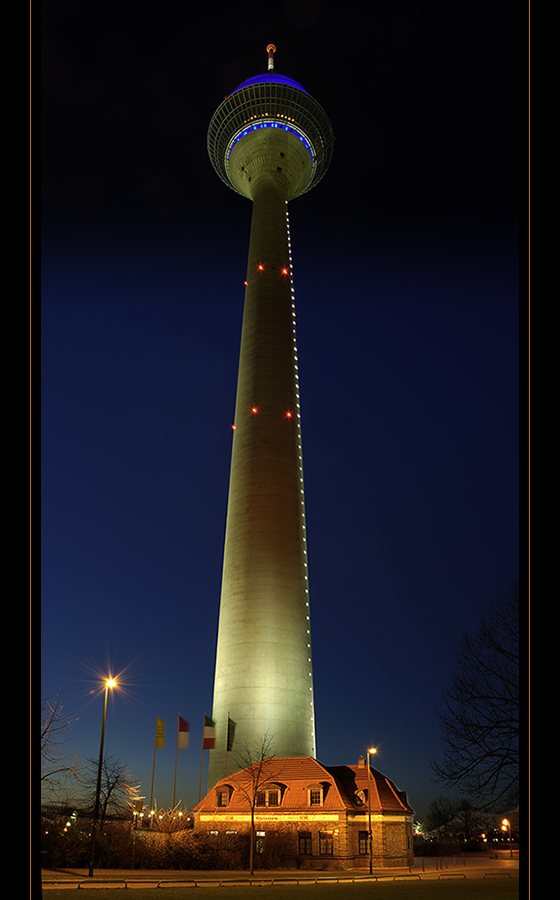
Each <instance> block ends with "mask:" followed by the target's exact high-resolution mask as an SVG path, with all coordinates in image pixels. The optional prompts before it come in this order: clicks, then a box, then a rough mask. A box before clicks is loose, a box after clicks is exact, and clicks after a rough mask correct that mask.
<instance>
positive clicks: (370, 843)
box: [367, 747, 377, 875]
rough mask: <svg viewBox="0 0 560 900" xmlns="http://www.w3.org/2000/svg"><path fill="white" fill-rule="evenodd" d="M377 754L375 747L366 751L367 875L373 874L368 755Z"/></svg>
mask: <svg viewBox="0 0 560 900" xmlns="http://www.w3.org/2000/svg"><path fill="white" fill-rule="evenodd" d="M370 753H377V750H376V749H375V747H370V748H369V750H368V751H367V806H368V853H369V874H370V875H372V874H373V847H372V842H373V835H372V833H371V791H370V787H369V786H370V771H369V755H370Z"/></svg>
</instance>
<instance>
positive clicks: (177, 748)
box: [172, 714, 181, 809]
mask: <svg viewBox="0 0 560 900" xmlns="http://www.w3.org/2000/svg"><path fill="white" fill-rule="evenodd" d="M180 718H181V717H180V716H179V714H177V741H176V743H175V777H174V779H173V804H172V808H173V809H175V790H176V788H177V757H178V755H179V724H180V721H179V720H180Z"/></svg>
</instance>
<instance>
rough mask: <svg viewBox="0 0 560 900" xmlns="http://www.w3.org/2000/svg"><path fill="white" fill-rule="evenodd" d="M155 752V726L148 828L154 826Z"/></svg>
mask: <svg viewBox="0 0 560 900" xmlns="http://www.w3.org/2000/svg"><path fill="white" fill-rule="evenodd" d="M156 750H157V726H156V737H155V740H154V764H153V766H152V792H151V794H150V828H151V827H152V825H153V824H154V816H153V810H154V779H155V777H156Z"/></svg>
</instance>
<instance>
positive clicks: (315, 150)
mask: <svg viewBox="0 0 560 900" xmlns="http://www.w3.org/2000/svg"><path fill="white" fill-rule="evenodd" d="M267 49H268V51H269V71H268V72H267V73H265V74H263V75H255V76H253V77H252V78H248V79H247V80H246V81H243V82H242V83H241V84H240V85H239V86H238V87H237V88H235V90H234V91H232V93H231V94H229V95H228V96H227V97H226V98H225V99H224V101H223V102H222V103H221V104H220V106H219V107H218V109H217V110H216V112H215V113H214V115H213V116H212V119H211V121H210V125H209V128H208V139H207V145H208V155H209V157H210V161H211V163H212V166H213V167H214V170H215V171H216V173H217V174H218V175H219V176H220V178H221V179H222V181H223V182H225V184H227V185H228V187H230V188H232V189H233V190H234V191H236V192H237V193H239V194H242V195H243V196H246V197H250V196H251V194H250V187H249V182H250V181H251V174H250V172H251V159H253V160H254V161H256V155H254V154H256V152H257V151H256V144H255V141H258V140H260V150H259V154H260V155H259V166H260V167H261V170H262V166H263V160H265V158H266V159H267V160H268V162H265V163H264V164H265V165H268V166H269V167H270V168H271V171H278V172H280V171H283V172H284V175H285V177H286V178H287V179H288V180H289V181H290V187H289V199H293V197H297V196H299V195H300V194H303V193H305V192H307V191H309V190H310V189H311V188H312V187H314V186H315V185H316V184H318V182H319V181H320V180H321V178H322V177H323V175H324V174H325V172H326V171H327V169H328V167H329V164H330V161H331V159H332V154H333V145H334V133H333V129H332V126H331V123H330V121H329V119H328V117H327V114H326V113H325V111H324V110H323V108H322V106H320V105H319V103H317V101H316V100H314V99H313V97H312V96H311V94H309V93H308V92H307V91H306V90H305V89H304V88H303V87H302V86H301V85H300V84H298V82H297V81H294V80H293V79H292V78H288V77H287V76H285V75H278V74H277V73H276V72H274V71H273V70H274V55H273V54H274V50H275V48H274V46H273V45H269V48H267ZM274 131H275V132H276V141H274V140H273V139H272V134H273V132H274ZM282 135H283V136H284V138H285V141H284V144H282V146H281V144H280V142H281V136H282ZM288 136H289V137H288ZM290 139H291V140H290ZM294 139H295V141H294ZM250 144H251V147H253V148H255V150H254V154H253V155H251V153H252V151H250V150H249V146H250ZM298 146H299V147H300V148H301V147H302V146H303V147H304V148H305V149H306V151H307V153H306V154H305V156H306V158H307V164H306V166H307V168H306V173H305V176H304V177H303V176H302V177H301V178H299V180H298V178H297V177H296V174H295V173H296V170H298V169H299V170H301V167H302V165H303V163H302V160H301V159H299V157H298V150H297V147H298ZM234 151H235V153H234ZM246 151H247V152H246ZM292 151H293V152H292ZM235 156H237V161H238V165H237V167H236V166H235V158H234V157H235ZM278 156H281V157H282V158H283V159H282V161H281V160H279V159H278V158H277V157H278ZM242 157H243V158H242ZM309 160H311V165H309Z"/></svg>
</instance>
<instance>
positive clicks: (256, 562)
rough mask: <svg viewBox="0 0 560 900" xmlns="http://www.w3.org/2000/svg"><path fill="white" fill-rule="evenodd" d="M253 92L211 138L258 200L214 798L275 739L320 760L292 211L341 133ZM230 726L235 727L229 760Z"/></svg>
mask: <svg viewBox="0 0 560 900" xmlns="http://www.w3.org/2000/svg"><path fill="white" fill-rule="evenodd" d="M245 85H246V87H245V88H244V87H243V86H241V88H238V89H237V91H236V92H234V93H233V94H232V95H230V97H229V98H226V101H224V103H223V104H222V106H221V107H219V109H218V110H217V111H216V113H215V115H214V118H213V120H212V122H211V125H210V129H209V139H208V145H209V152H210V156H211V159H212V160H213V163H214V167H215V168H216V170H217V171H218V174H220V177H222V178H223V179H224V180H225V181H226V183H228V184H229V186H230V187H232V188H233V189H234V190H236V191H237V192H238V193H240V194H243V195H244V196H246V197H248V198H249V199H251V200H252V202H253V214H252V221H251V235H250V242H249V258H248V263H247V278H246V290H245V304H244V312H243V328H242V336H241V350H240V359H239V371H238V383H237V397H236V407H235V424H234V431H233V447H232V458H231V471H230V485H229V497H228V510H227V522H226V536H225V547H224V561H223V573H222V591H221V598H220V616H219V627H218V642H217V653H216V672H215V682H214V702H213V712H212V718H213V720H214V722H215V726H216V746H215V749H213V750H211V751H210V762H209V772H208V784H209V787H210V788H211V787H213V786H214V784H215V783H216V782H217V781H218V780H219V779H221V778H223V777H224V775H225V774H226V763H227V771H228V772H230V773H232V772H234V771H237V770H238V769H240V768H242V767H243V763H242V762H241V761H238V760H239V754H240V753H243V750H244V748H245V746H247V747H248V748H249V749H250V750H251V751H252V752H255V750H257V748H258V747H259V746H260V745H261V744H262V742H263V740H264V739H269V741H270V746H271V748H273V750H274V752H275V754H276V755H277V756H279V757H286V756H315V754H316V745H315V714H314V698H313V675H312V671H313V670H312V665H311V658H312V657H311V634H310V612H309V580H308V564H307V535H306V524H305V507H304V492H303V461H302V444H301V419H300V399H299V377H298V353H297V345H296V331H295V305H294V289H293V278H292V263H291V252H290V248H291V240H290V231H289V220H288V200H289V199H291V198H292V197H295V196H298V195H299V194H301V193H303V192H305V191H306V190H308V189H309V187H310V186H312V184H313V183H314V181H315V180H317V179H318V177H320V176H321V175H322V174H323V172H324V171H325V169H326V166H327V165H328V161H329V159H330V156H329V153H330V152H332V151H331V150H330V149H328V148H329V146H330V143H332V132H329V131H328V129H329V128H330V125H328V120H327V119H326V116H325V114H324V113H323V112H322V110H321V108H320V107H319V106H318V104H316V103H315V101H313V100H312V98H310V97H309V95H308V94H307V93H306V92H304V91H303V89H302V88H300V87H299V85H297V84H296V83H295V82H292V81H291V80H290V79H286V78H283V77H278V76H275V75H270V74H268V75H266V76H261V77H260V78H259V77H258V76H257V77H256V78H255V79H250V80H249V82H246V83H245ZM318 121H319V123H320V124H317V123H318ZM325 122H326V123H327V125H325ZM327 126H328V127H327ZM317 148H318V150H317ZM228 718H231V720H233V721H234V722H235V723H236V731H235V743H234V746H233V748H232V752H230V753H229V754H228V753H227V736H228ZM257 752H258V751H257Z"/></svg>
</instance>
